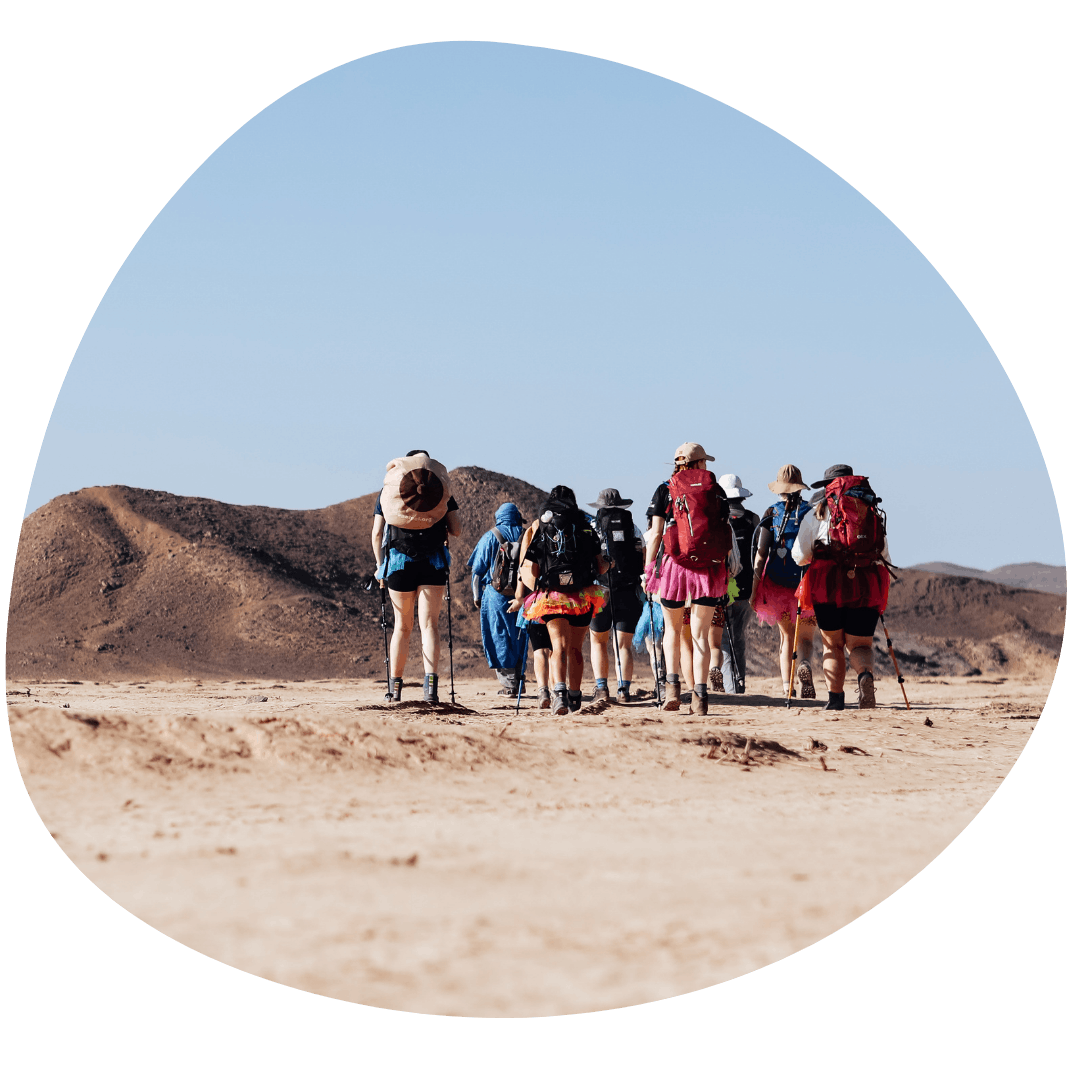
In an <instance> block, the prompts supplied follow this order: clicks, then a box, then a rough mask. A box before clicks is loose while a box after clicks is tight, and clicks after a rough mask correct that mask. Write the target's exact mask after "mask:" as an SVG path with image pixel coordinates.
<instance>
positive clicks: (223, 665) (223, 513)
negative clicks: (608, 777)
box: [7, 466, 1065, 684]
mask: <svg viewBox="0 0 1080 1080" xmlns="http://www.w3.org/2000/svg"><path fill="white" fill-rule="evenodd" d="M450 476H451V480H452V482H453V486H454V494H455V496H456V498H457V500H458V503H459V504H460V507H461V515H462V523H463V532H462V536H460V537H458V538H457V539H454V540H452V541H451V545H450V546H451V553H452V556H453V571H452V574H451V579H452V584H451V594H452V610H453V617H454V661H455V668H456V670H459V671H461V672H463V673H464V672H471V673H475V674H479V673H481V672H482V671H485V670H486V665H485V663H484V659H483V655H482V653H481V651H480V646H479V624H478V620H479V616H478V615H477V614H476V613H475V612H474V611H473V610H472V604H471V592H470V589H469V585H468V582H467V580H466V576H467V570H466V567H465V563H466V560H467V559H468V556H469V553H470V552H471V551H472V548H473V546H474V545H475V543H476V541H477V540H478V539H479V537H480V536H481V535H482V534H483V533H484V532H485V531H486V530H487V529H488V528H490V527H491V525H492V523H493V518H494V512H495V509H496V507H498V506H499V505H500V504H501V503H503V502H508V501H509V502H514V503H516V504H517V505H518V506H519V507H520V509H521V510H522V512H523V514H525V515H526V516H527V517H530V516H533V515H534V514H535V511H536V510H537V508H538V506H539V504H540V502H541V500H542V499H543V496H544V494H545V493H544V492H543V491H541V490H540V489H539V488H537V487H535V486H533V485H531V484H529V483H527V482H525V481H523V480H518V479H515V478H513V477H509V476H504V475H502V474H500V473H495V472H491V471H489V470H487V469H482V468H479V467H477V466H466V467H463V468H458V469H454V470H453V471H452V472H451V473H450ZM375 500H376V494H374V493H372V494H369V495H364V496H361V497H360V498H356V499H350V500H348V501H346V502H343V503H338V504H336V505H334V506H329V507H326V508H324V509H321V510H279V509H274V508H271V507H261V506H236V505H232V504H229V503H221V502H215V501H214V500H211V499H201V498H193V497H184V496H177V495H172V494H169V493H167V492H160V491H148V490H143V489H139V488H129V487H120V486H113V487H95V488H84V489H83V490H81V491H78V492H74V493H72V494H69V495H62V496H60V497H58V498H56V499H53V500H52V501H51V502H49V503H48V504H46V505H45V506H43V507H41V508H40V509H38V510H36V511H35V512H34V513H32V514H31V515H30V516H29V517H28V518H27V519H26V521H25V522H24V523H23V529H22V535H21V538H20V542H19V549H18V556H17V559H16V566H15V576H14V582H13V587H12V595H11V607H10V611H9V617H8V646H7V665H8V666H7V670H8V678H9V679H11V680H30V681H42V680H45V679H65V678H66V679H115V678H127V679H152V678H176V677H182V676H198V677H205V678H225V677H230V678H245V677H258V678H263V677H276V678H281V679H303V678H341V677H369V678H370V677H374V678H382V677H383V674H384V670H385V669H384V665H383V641H382V631H381V630H380V629H379V625H378V618H379V597H378V593H377V592H376V593H374V594H373V593H369V592H367V591H365V589H364V588H363V581H364V579H365V577H366V576H367V575H369V574H370V573H371V572H372V571H373V569H374V558H373V555H372V552H371V542H370V536H371V517H372V512H373V510H374V505H375ZM1063 601H1064V598H1063V597H1059V596H1056V595H1053V594H1050V593H1046V592H1036V591H1032V590H1027V589H1017V588H1012V587H1009V586H1005V585H1000V584H996V583H994V582H989V581H980V580H974V579H967V578H953V577H948V576H945V575H942V574H933V573H927V572H924V571H917V570H906V571H902V573H901V581H900V582H899V583H897V584H896V585H894V587H893V593H892V597H891V599H890V604H889V611H888V613H887V616H888V621H889V628H890V631H891V632H892V634H893V637H894V642H895V644H896V647H897V650H898V654H899V656H900V659H901V663H902V664H904V665H906V666H907V667H908V669H909V670H910V671H911V672H912V673H913V674H915V673H921V674H931V675H933V674H942V675H965V674H978V673H980V672H986V671H1005V670H1009V671H1017V670H1025V669H1044V668H1045V667H1046V665H1047V664H1054V663H1056V660H1057V656H1058V652H1059V650H1060V647H1061V637H1062V634H1063V631H1064V620H1065V605H1064V602H1063ZM751 622H752V623H754V625H753V627H752V629H751V630H750V631H749V635H748V637H749V640H748V654H749V655H748V663H747V666H748V668H749V671H750V673H752V674H768V673H771V672H774V671H775V670H776V659H775V656H776V647H777V638H776V633H775V631H774V630H771V629H767V628H762V627H758V626H757V625H756V620H751ZM442 626H443V632H444V634H445V627H446V623H445V615H444V616H443V622H442ZM879 637H880V635H879ZM444 651H445V650H444ZM413 652H414V654H415V653H417V652H418V649H417V648H414V649H413ZM881 659H882V660H884V659H885V658H884V654H882V657H881ZM443 668H444V670H445V669H446V660H445V659H444V661H443ZM419 670H420V669H419V664H418V661H416V660H413V661H412V662H411V665H410V669H409V674H410V675H415V674H418V673H419ZM646 670H647V669H646ZM890 670H891V668H890ZM643 681H645V680H643V679H641V678H639V679H638V682H639V684H640V683H642V682H643Z"/></svg>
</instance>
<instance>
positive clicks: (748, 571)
mask: <svg viewBox="0 0 1080 1080" xmlns="http://www.w3.org/2000/svg"><path fill="white" fill-rule="evenodd" d="M728 520H729V521H730V522H731V530H732V532H734V533H735V544H736V545H737V547H738V549H739V558H740V559H741V560H742V570H740V571H739V575H738V577H736V578H735V584H736V586H738V589H739V599H740V600H749V599H750V590H751V588H752V587H753V584H754V535H755V533H756V532H757V522H756V521H755V519H754V516H753V515H751V514H750V512H749V511H747V510H743V511H742V512H741V513H736V512H735V511H732V512H731V514H730V515H729V518H728Z"/></svg>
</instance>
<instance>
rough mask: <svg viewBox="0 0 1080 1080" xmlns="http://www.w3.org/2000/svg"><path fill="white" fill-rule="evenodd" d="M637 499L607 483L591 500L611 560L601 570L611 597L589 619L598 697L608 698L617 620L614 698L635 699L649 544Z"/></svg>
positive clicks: (603, 545) (608, 557)
mask: <svg viewBox="0 0 1080 1080" xmlns="http://www.w3.org/2000/svg"><path fill="white" fill-rule="evenodd" d="M633 501H634V500H633V499H624V498H623V497H622V496H621V495H620V494H619V491H618V489H617V488H605V489H604V490H603V491H601V492H600V494H599V495H598V496H597V498H596V502H594V503H589V505H590V506H591V507H593V508H595V510H596V515H595V517H594V518H593V526H594V528H595V529H596V533H597V535H598V536H599V537H600V544H601V547H602V550H603V552H604V554H605V555H606V556H607V559H608V562H609V563H610V569H609V570H608V572H607V573H606V574H603V575H601V577H600V584H601V585H603V586H604V587H605V588H606V589H607V590H608V597H607V603H606V604H605V605H604V606H603V608H602V609H601V610H600V611H599V612H598V613H597V614H596V615H594V616H593V620H592V622H591V623H590V624H589V631H590V634H589V636H590V639H591V640H590V659H591V660H592V669H593V676H594V678H595V679H596V692H595V693H594V694H593V701H608V700H610V698H611V694H610V693H609V692H608V670H609V669H608V639H609V638H610V637H611V627H612V624H614V626H615V638H616V641H615V648H616V649H617V650H618V658H617V659H618V661H619V663H618V665H617V668H616V670H617V674H618V676H619V685H618V687H617V688H616V691H615V700H616V701H618V702H620V703H621V704H627V703H629V701H630V684H631V683H632V682H633V681H634V650H633V641H634V631H635V629H636V628H637V621H638V618H639V617H640V616H641V612H642V609H643V607H644V600H643V599H642V596H641V574H642V572H643V571H644V569H645V545H644V543H643V541H642V537H641V533H640V532H639V531H638V528H637V526H636V525H635V524H634V518H633V516H632V515H631V513H630V511H629V510H627V509H626V508H627V507H628V506H631V505H632V504H633Z"/></svg>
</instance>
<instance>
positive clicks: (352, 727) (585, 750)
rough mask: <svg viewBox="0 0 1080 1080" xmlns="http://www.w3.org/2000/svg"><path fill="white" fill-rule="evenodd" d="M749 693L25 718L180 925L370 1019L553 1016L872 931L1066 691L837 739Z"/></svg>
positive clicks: (61, 703) (98, 699)
mask: <svg viewBox="0 0 1080 1080" xmlns="http://www.w3.org/2000/svg"><path fill="white" fill-rule="evenodd" d="M749 682H750V685H749V688H748V694H747V696H746V697H744V698H740V699H732V698H724V697H723V696H722V695H713V697H712V699H711V701H712V705H711V711H710V715H709V716H708V717H705V718H698V717H692V716H690V715H689V713H688V710H687V709H686V708H685V707H684V709H683V711H682V712H681V713H680V714H677V715H675V714H670V713H667V714H660V713H658V712H657V711H656V709H655V707H653V706H652V705H651V703H650V702H648V701H636V702H634V703H633V704H631V705H629V706H615V705H612V706H610V707H607V708H605V709H602V710H597V711H593V709H594V708H595V707H592V708H590V707H588V706H587V707H586V709H585V710H583V712H582V713H580V714H578V715H577V716H575V717H568V718H563V719H555V718H552V717H550V716H548V715H547V714H544V715H541V714H539V713H538V712H537V711H536V709H535V708H534V707H533V705H534V701H533V699H531V698H528V697H527V698H526V699H525V700H524V702H523V705H522V709H521V713H520V715H515V713H514V710H513V704H512V703H511V702H508V701H507V699H505V698H499V697H497V696H495V690H496V689H497V686H496V684H495V683H494V681H493V680H487V679H485V680H479V679H475V678H470V679H466V680H459V681H458V683H457V690H458V702H459V706H460V708H459V709H458V710H456V711H455V710H451V709H449V708H445V707H444V708H442V709H439V710H433V709H425V708H424V707H423V706H422V705H420V704H419V703H418V701H417V699H418V698H419V696H420V691H419V689H418V688H417V687H415V686H412V687H408V686H407V688H406V697H411V698H412V699H413V700H412V701H406V702H403V703H402V704H401V705H400V706H394V707H387V706H385V705H383V704H382V693H383V690H384V684H382V683H379V682H376V681H374V680H372V679H370V678H366V679H363V680H353V681H348V680H318V681H314V680H309V681H301V682H272V681H270V680H257V681H227V682H226V681H223V682H212V681H198V680H186V681H177V682H143V683H119V682H101V683H92V682H82V683H74V682H52V683H40V684H36V685H33V686H25V685H20V684H17V683H9V684H8V702H9V713H10V718H11V729H12V735H13V739H14V743H15V747H16V752H17V754H18V757H19V761H20V764H21V767H22V770H23V776H24V778H25V781H26V784H27V787H28V789H29V792H30V794H31V796H32V798H33V800H34V803H35V805H36V807H37V808H38V811H39V813H40V814H41V816H42V819H43V820H44V822H45V824H46V825H47V827H48V828H49V830H50V831H51V832H52V833H53V835H54V837H55V838H56V841H57V843H58V844H60V845H61V847H62V848H63V850H64V851H65V852H66V853H67V854H68V855H69V856H70V857H71V859H72V860H73V861H74V862H75V864H76V865H77V866H78V867H79V868H80V869H81V870H82V871H83V872H84V873H85V874H86V875H87V876H88V877H89V878H90V879H91V880H92V881H93V882H95V883H96V884H97V885H98V886H99V887H100V888H101V889H103V890H104V891H105V892H106V893H107V894H108V895H109V896H111V897H112V898H114V899H115V900H116V901H118V902H119V903H120V904H122V905H123V906H124V907H125V908H127V909H128V910H129V911H131V912H132V913H133V914H135V915H137V916H138V917H139V918H141V919H144V920H146V922H148V923H150V924H151V925H152V926H154V927H157V928H158V929H160V930H162V931H164V932H165V933H167V934H169V935H170V936H172V937H173V938H175V939H177V940H178V941H181V942H183V943H185V944H186V945H189V946H190V947H192V948H194V949H197V950H199V951H201V952H203V953H206V954H207V955H209V956H212V957H215V958H217V959H219V960H222V961H224V962H226V963H229V964H233V965H235V966H237V967H239V968H242V969H244V970H246V971H250V972H253V973H255V974H257V975H261V976H264V977H266V978H268V979H274V980H277V981H279V982H282V983H286V984H289V985H291V986H296V987H300V988H302V989H305V990H310V991H314V992H316V993H320V994H326V995H330V996H333V997H338V998H343V999H346V1000H350V1001H356V1002H362V1003H365V1004H368V1005H377V1006H383V1007H387V1008H393V1009H404V1010H410V1011H417V1012H430V1013H445V1014H451V1015H469V1016H538V1015H550V1014H557V1013H568V1012H582V1011H589V1010H595V1009H607V1008H614V1007H618V1006H623V1005H631V1004H637V1003H640V1002H645V1001H650V1000H656V999H659V998H664V997H669V996H671V995H676V994H681V993H685V992H688V991H692V990H695V989H700V988H702V987H705V986H709V985H712V984H714V983H717V982H720V981H722V980H725V979H731V978H734V977H735V976H738V975H740V974H743V973H745V972H748V971H751V970H753V969H755V968H757V967H759V966H761V965H764V964H768V963H770V962H772V961H774V960H778V959H780V958H781V957H784V956H786V955H788V954H790V953H791V952H793V951H795V950H797V949H800V948H803V947H804V946H806V945H809V944H810V943H812V942H814V941H816V940H818V939H820V938H821V937H823V936H825V935H827V934H829V933H830V932H831V931H833V930H835V929H837V928H838V927H840V926H843V925H844V924H845V923H847V922H849V921H850V920H851V919H854V918H856V917H857V916H858V915H860V914H861V913H862V912H865V911H866V910H868V909H869V908H870V907H872V906H873V905H874V904H876V903H878V902H879V901H881V900H882V899H884V898H885V897H886V896H888V895H889V894H890V893H891V892H893V891H894V890H895V889H897V888H898V887H899V886H900V885H902V884H903V883H904V882H905V881H906V880H908V879H909V878H910V877H911V876H912V875H914V874H915V873H917V872H918V871H919V870H920V869H921V868H922V867H924V866H925V865H926V864H927V863H928V862H929V861H930V860H931V859H933V858H934V857H935V856H936V855H937V854H938V853H939V852H940V851H941V850H942V849H943V848H944V847H945V846H946V845H947V844H948V843H949V842H950V841H951V840H952V839H953V838H954V837H955V836H956V835H957V834H958V833H959V832H960V831H961V830H962V829H963V828H964V826H965V825H966V824H967V823H968V822H969V821H970V820H971V819H972V817H973V816H974V815H975V814H976V813H977V812H978V810H979V808H980V807H981V806H982V805H983V804H984V803H985V802H986V800H987V798H988V797H989V796H990V794H991V793H992V792H993V791H994V789H995V788H996V787H997V785H998V784H999V783H1000V782H1001V780H1002V778H1003V777H1004V776H1005V774H1006V772H1007V771H1008V769H1009V768H1010V767H1011V765H1012V764H1013V762H1015V760H1016V758H1017V757H1018V755H1019V754H1020V751H1021V750H1022V749H1023V746H1024V744H1025V742H1026V740H1027V738H1028V736H1029V734H1030V733H1031V731H1032V729H1033V727H1034V724H1035V722H1036V720H1037V718H1038V716H1039V714H1040V712H1041V710H1042V707H1043V703H1044V701H1045V699H1046V695H1047V693H1048V691H1049V686H1050V679H1049V677H1046V676H1043V677H1039V676H1026V677H1009V678H1006V677H994V678H984V679H978V678H939V679H923V680H915V679H910V680H909V681H908V683H907V684H906V685H907V687H908V692H909V695H910V697H911V699H912V708H911V710H910V711H908V710H905V709H904V708H903V703H902V701H901V698H900V693H899V688H898V687H897V685H896V683H895V681H893V680H892V679H890V678H886V677H885V676H879V695H878V696H879V701H880V702H881V705H882V707H881V708H879V709H878V710H876V711H873V712H870V711H865V712H860V711H858V710H851V709H849V710H848V711H846V712H843V713H840V714H837V713H825V712H824V711H822V710H821V708H820V703H818V704H817V705H816V706H815V707H809V706H807V707H800V706H799V705H798V704H797V703H795V704H794V705H793V707H792V708H791V709H790V710H788V709H785V708H784V707H783V705H782V704H781V703H780V701H779V700H778V699H777V698H774V697H769V696H767V695H768V694H769V693H776V692H778V689H779V688H778V686H777V680H775V679H773V680H766V679H762V678H752V679H750V680H749ZM531 689H532V688H531V687H530V690H531ZM447 691H448V687H445V686H444V696H446V694H447ZM735 701H737V704H735V703H733V702H735ZM928 721H929V724H928V723H927V722H928ZM931 725H932V726H931ZM747 739H749V740H751V741H750V743H749V746H748V745H747V741H746V740H747Z"/></svg>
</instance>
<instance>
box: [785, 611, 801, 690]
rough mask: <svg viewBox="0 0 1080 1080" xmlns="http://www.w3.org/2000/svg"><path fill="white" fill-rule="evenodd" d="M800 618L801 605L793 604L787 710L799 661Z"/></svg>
mask: <svg viewBox="0 0 1080 1080" xmlns="http://www.w3.org/2000/svg"><path fill="white" fill-rule="evenodd" d="M801 616H802V604H801V603H799V602H798V601H796V603H795V640H794V643H793V644H792V646H791V673H790V675H789V676H788V686H787V708H789V709H790V708H791V695H792V694H794V693H795V665H796V663H798V660H799V619H800V617H801Z"/></svg>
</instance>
